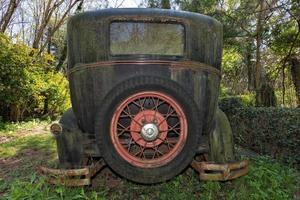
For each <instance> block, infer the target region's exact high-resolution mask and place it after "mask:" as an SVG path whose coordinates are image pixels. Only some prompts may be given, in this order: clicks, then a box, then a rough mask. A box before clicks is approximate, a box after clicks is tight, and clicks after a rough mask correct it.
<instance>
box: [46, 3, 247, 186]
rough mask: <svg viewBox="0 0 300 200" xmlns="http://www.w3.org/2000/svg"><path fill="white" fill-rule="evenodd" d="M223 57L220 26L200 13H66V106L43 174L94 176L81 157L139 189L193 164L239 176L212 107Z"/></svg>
mask: <svg viewBox="0 0 300 200" xmlns="http://www.w3.org/2000/svg"><path fill="white" fill-rule="evenodd" d="M221 57H222V25H221V24H220V23H219V22H218V21H216V20H215V19H213V18H211V17H208V16H204V15H201V14H196V13H191V12H182V11H174V10H163V9H105V10H99V11H93V12H86V13H82V14H77V15H75V16H73V17H71V19H70V20H69V22H68V78H69V82H70V92H71V100H72V109H70V110H68V111H67V112H66V113H65V114H64V115H63V116H62V118H61V120H60V122H59V123H58V124H53V125H52V126H51V131H52V132H53V133H54V135H55V138H56V141H57V148H58V155H59V164H60V168H61V169H60V170H54V169H49V168H43V170H42V171H44V173H50V174H51V173H52V174H55V175H58V176H59V175H66V176H68V175H69V176H75V175H87V177H88V178H90V177H91V176H92V175H93V174H94V171H96V170H95V169H94V168H91V167H86V166H89V165H88V164H87V162H86V160H87V159H89V160H94V161H97V160H101V159H103V160H104V161H105V163H106V164H107V165H108V166H109V167H110V168H111V169H112V170H113V171H115V172H116V173H117V174H119V175H121V176H122V177H125V178H127V179H129V180H132V181H134V182H139V183H156V182H161V181H165V180H168V179H171V178H172V177H174V176H176V175H177V174H179V173H181V172H182V171H183V170H184V169H186V168H187V167H188V166H189V165H190V164H191V163H192V166H193V167H194V168H195V169H196V170H197V171H199V173H200V178H201V177H202V179H204V180H205V179H210V180H228V179H232V178H236V177H238V176H241V175H243V174H245V173H247V165H248V163H247V162H246V161H235V158H234V153H233V141H232V133H231V129H230V125H229V122H228V120H227V118H226V116H225V114H224V113H223V112H222V111H221V110H219V109H218V106H217V100H218V94H219V89H220V79H221V71H220V70H221ZM197 155H206V156H205V157H206V158H207V161H206V162H198V161H197V160H196V159H195V156H197ZM208 161H209V162H208ZM228 163H230V164H228ZM228 166H229V167H228ZM96 168H97V167H96ZM83 169H87V172H85V173H83V174H81V172H82V171H80V170H83ZM91 169H93V170H91ZM92 171H93V173H92ZM209 171H213V173H211V174H210V173H209ZM60 180H62V179H60ZM52 182H55V180H54V179H53V180H52ZM64 183H68V182H67V179H64ZM69 183H70V185H72V184H73V183H71V182H69ZM85 183H86V182H84V183H78V182H77V185H80V184H82V185H84V184H85Z"/></svg>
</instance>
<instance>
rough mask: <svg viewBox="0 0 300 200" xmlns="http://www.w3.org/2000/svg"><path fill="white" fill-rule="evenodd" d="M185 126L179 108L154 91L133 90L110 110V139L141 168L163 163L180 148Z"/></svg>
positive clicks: (174, 155)
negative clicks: (131, 93) (111, 114)
mask: <svg viewBox="0 0 300 200" xmlns="http://www.w3.org/2000/svg"><path fill="white" fill-rule="evenodd" d="M187 133H188V126H187V119H186V115H185V113H184V111H183V109H182V107H181V106H180V105H179V104H178V102H177V101H176V100H175V99H174V98H173V97H171V96H169V95H167V94H165V93H162V92H158V91H143V92H138V93H135V94H133V95H131V96H129V97H127V98H126V99H125V100H123V101H122V102H121V103H120V104H119V105H118V107H117V109H116V111H115V112H114V113H113V116H112V120H111V124H110V138H111V141H112V144H113V146H114V147H115V149H116V151H117V153H118V154H119V155H120V156H121V157H122V158H123V159H124V160H126V161H127V162H129V163H130V164H132V165H134V166H137V167H141V168H154V167H160V166H163V165H166V164H167V163H169V162H170V161H172V160H173V159H174V158H175V157H176V156H177V155H178V154H179V153H180V152H181V150H182V149H183V147H184V145H185V143H186V140H187Z"/></svg>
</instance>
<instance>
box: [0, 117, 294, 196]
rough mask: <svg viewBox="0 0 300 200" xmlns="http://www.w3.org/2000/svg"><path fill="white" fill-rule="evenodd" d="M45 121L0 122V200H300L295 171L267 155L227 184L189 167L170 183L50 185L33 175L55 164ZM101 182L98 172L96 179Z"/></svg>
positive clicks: (53, 147) (121, 181) (122, 182)
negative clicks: (207, 178)
mask: <svg viewBox="0 0 300 200" xmlns="http://www.w3.org/2000/svg"><path fill="white" fill-rule="evenodd" d="M48 125H49V122H45V121H43V122H40V121H31V122H27V123H21V124H4V123H2V124H0V199H122V200H123V199H170V200H171V199H172V200H174V199H175V200H176V199H188V200H192V199H204V200H205V199H241V200H243V199H245V200H246V199H247V200H248V199H272V200H276V199H278V200H283V199H300V195H299V193H300V189H299V188H300V187H299V186H300V178H299V177H300V176H299V172H298V171H297V170H296V169H294V168H292V167H290V166H287V165H284V164H281V163H278V162H276V161H274V160H272V159H270V158H267V157H258V158H256V159H252V160H251V165H250V172H249V174H248V175H247V176H244V177H241V178H239V179H236V180H234V181H228V182H201V181H199V179H198V176H197V173H196V172H195V171H193V170H192V169H191V168H189V169H187V170H186V171H185V172H183V174H181V175H179V176H177V177H175V178H173V179H172V180H171V181H168V182H165V183H161V184H155V185H139V184H135V183H132V182H129V181H126V180H125V179H120V178H115V180H116V181H115V184H107V182H105V181H102V182H101V180H100V181H99V182H98V185H93V186H90V187H81V188H67V187H64V186H53V185H49V184H48V183H46V182H45V180H44V179H43V177H41V176H39V175H38V174H37V168H38V166H40V165H51V166H53V165H55V164H56V163H57V155H56V146H55V141H54V138H53V137H52V136H51V134H50V133H49V132H48V131H47V129H46V128H47V126H48ZM99 178H100V179H101V173H100V174H99V177H96V179H99Z"/></svg>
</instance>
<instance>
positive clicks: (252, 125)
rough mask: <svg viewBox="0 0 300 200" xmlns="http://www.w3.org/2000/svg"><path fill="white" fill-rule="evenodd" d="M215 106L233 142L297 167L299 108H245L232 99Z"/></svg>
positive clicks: (298, 154) (298, 157) (298, 156)
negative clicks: (224, 116) (223, 117)
mask: <svg viewBox="0 0 300 200" xmlns="http://www.w3.org/2000/svg"><path fill="white" fill-rule="evenodd" d="M219 106H220V108H221V109H222V110H223V111H224V112H225V113H226V114H227V116H228V118H229V121H230V124H231V127H232V131H233V135H234V140H235V143H236V144H238V145H240V146H242V147H245V148H248V149H251V150H253V151H255V152H257V153H260V154H267V155H271V156H272V157H274V158H275V159H279V160H282V161H285V162H288V163H292V164H296V165H297V166H300V108H275V107H248V106H244V105H243V103H242V102H241V101H239V100H237V99H233V98H229V99H223V100H222V101H221V102H220V104H219Z"/></svg>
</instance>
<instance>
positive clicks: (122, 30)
mask: <svg viewBox="0 0 300 200" xmlns="http://www.w3.org/2000/svg"><path fill="white" fill-rule="evenodd" d="M184 36H185V29H184V26H183V25H182V24H174V23H150V22H149V23H148V22H112V23H111V24H110V52H111V54H112V55H132V54H141V55H164V56H182V55H183V53H184V46H185V40H184V38H185V37H184Z"/></svg>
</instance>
